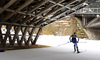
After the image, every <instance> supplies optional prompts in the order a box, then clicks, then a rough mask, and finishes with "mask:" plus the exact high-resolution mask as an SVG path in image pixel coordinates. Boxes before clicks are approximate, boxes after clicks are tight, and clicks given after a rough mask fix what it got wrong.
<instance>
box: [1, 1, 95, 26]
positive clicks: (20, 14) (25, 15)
mask: <svg viewBox="0 0 100 60" xmlns="http://www.w3.org/2000/svg"><path fill="white" fill-rule="evenodd" d="M91 1H93V0H0V23H2V24H14V25H24V26H30V25H31V26H34V27H40V26H42V27H44V26H46V25H48V24H50V23H52V22H54V21H56V20H59V19H61V18H63V17H65V16H66V15H69V14H72V13H73V12H75V11H76V10H79V9H81V8H83V7H85V6H87V5H88V4H90V3H91Z"/></svg>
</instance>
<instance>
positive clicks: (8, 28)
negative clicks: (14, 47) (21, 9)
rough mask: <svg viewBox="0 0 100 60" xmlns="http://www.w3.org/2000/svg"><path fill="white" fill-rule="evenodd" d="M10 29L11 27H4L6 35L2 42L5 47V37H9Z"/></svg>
mask: <svg viewBox="0 0 100 60" xmlns="http://www.w3.org/2000/svg"><path fill="white" fill-rule="evenodd" d="M11 27H12V26H11V25H8V26H7V27H6V28H7V32H6V35H5V37H4V40H3V46H5V45H6V41H7V37H9V34H10V29H11Z"/></svg>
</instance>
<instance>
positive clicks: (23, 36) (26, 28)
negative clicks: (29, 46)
mask: <svg viewBox="0 0 100 60" xmlns="http://www.w3.org/2000/svg"><path fill="white" fill-rule="evenodd" d="M27 30H28V27H25V30H24V32H23V35H22V38H21V40H20V45H22V42H23V40H24V38H25V36H26V33H27Z"/></svg>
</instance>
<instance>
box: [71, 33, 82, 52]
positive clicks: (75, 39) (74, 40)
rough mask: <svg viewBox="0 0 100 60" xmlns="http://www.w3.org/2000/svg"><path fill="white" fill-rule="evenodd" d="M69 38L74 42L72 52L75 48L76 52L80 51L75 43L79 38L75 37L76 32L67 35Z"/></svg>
mask: <svg viewBox="0 0 100 60" xmlns="http://www.w3.org/2000/svg"><path fill="white" fill-rule="evenodd" d="M69 40H70V42H72V43H73V44H74V53H75V52H76V50H77V53H80V52H79V49H78V45H77V43H78V42H79V38H78V37H77V35H76V32H74V34H72V35H71V36H70V37H69Z"/></svg>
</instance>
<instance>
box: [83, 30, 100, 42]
mask: <svg viewBox="0 0 100 60" xmlns="http://www.w3.org/2000/svg"><path fill="white" fill-rule="evenodd" d="M84 31H85V32H86V34H87V35H88V38H89V39H93V40H100V30H95V29H84Z"/></svg>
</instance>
